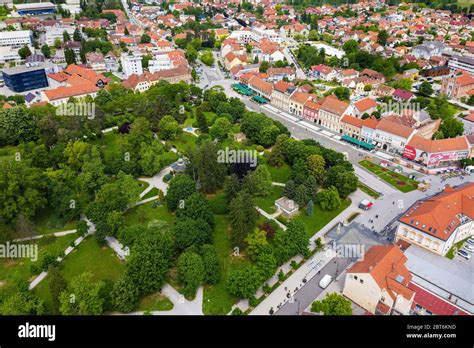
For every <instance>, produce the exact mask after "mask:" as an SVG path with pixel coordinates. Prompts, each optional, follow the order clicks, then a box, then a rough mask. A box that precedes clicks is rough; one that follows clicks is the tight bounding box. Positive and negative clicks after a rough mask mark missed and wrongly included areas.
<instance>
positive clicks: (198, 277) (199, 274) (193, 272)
mask: <svg viewBox="0 0 474 348" xmlns="http://www.w3.org/2000/svg"><path fill="white" fill-rule="evenodd" d="M204 276H205V271H204V264H203V262H202V258H201V256H199V255H198V254H196V253H195V252H192V251H187V252H184V253H182V254H181V255H180V257H179V258H178V280H179V281H180V282H181V283H182V284H183V285H184V289H183V294H184V295H185V296H193V295H194V294H195V293H196V290H197V288H198V287H199V285H201V284H202V282H203V281H204Z"/></svg>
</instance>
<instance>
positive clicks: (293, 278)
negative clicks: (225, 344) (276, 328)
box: [237, 190, 367, 315]
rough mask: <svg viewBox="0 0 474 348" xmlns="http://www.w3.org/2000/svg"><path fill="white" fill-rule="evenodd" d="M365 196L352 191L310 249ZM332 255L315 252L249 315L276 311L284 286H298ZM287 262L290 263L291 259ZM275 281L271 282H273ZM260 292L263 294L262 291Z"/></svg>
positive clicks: (283, 292) (283, 296)
mask: <svg viewBox="0 0 474 348" xmlns="http://www.w3.org/2000/svg"><path fill="white" fill-rule="evenodd" d="M366 196H367V195H366V194H365V193H364V192H362V191H360V190H357V191H356V192H354V193H353V194H352V195H351V196H350V198H351V200H352V203H351V205H349V206H348V207H347V208H346V209H345V210H344V211H343V212H341V213H340V214H339V215H338V216H336V217H335V218H334V219H333V220H331V221H330V222H329V223H328V224H326V226H324V227H323V228H322V229H321V230H319V231H318V232H317V233H315V234H314V235H313V236H312V237H311V238H310V245H309V248H310V250H311V251H312V250H314V249H315V248H316V243H315V241H316V239H318V238H320V237H321V239H322V237H323V236H324V235H325V234H326V233H327V232H328V231H330V230H331V229H332V228H333V227H334V225H335V224H336V223H338V222H344V221H346V220H347V218H348V217H349V216H350V215H351V214H353V213H354V212H355V211H360V210H359V208H358V204H359V201H360V200H362V199H363V198H365V197H366ZM298 256H299V257H301V255H298ZM332 257H333V256H330V255H328V253H326V252H325V251H324V250H323V251H320V252H318V253H316V254H315V255H314V256H313V257H312V258H310V259H309V260H307V261H306V262H305V263H304V264H303V265H301V266H300V267H299V268H298V269H297V270H296V271H295V272H294V273H293V274H292V275H290V276H289V277H288V279H286V280H285V281H284V282H283V283H282V284H280V286H278V288H276V289H275V290H274V291H273V292H272V293H271V294H270V295H268V297H267V298H266V299H265V300H263V301H262V302H261V303H260V304H259V305H258V306H257V307H255V308H254V309H253V310H252V312H251V313H250V315H268V314H269V311H270V309H271V308H273V310H275V311H276V309H277V306H278V305H279V304H280V303H281V302H282V301H284V300H285V298H286V293H287V292H288V290H285V288H286V289H290V290H293V289H295V288H297V287H300V286H301V283H302V280H303V278H306V279H307V280H309V279H311V278H312V277H313V276H315V275H316V274H317V272H318V270H320V269H321V268H323V267H324V266H325V265H326V264H327V263H328V262H329V261H330V260H331V259H332ZM301 259H302V257H301ZM301 259H300V261H301ZM289 262H290V263H291V260H290V261H289ZM287 264H288V262H287V263H286V264H285V265H284V266H282V267H280V268H279V269H282V268H283V267H285V268H286V267H288V266H287ZM290 268H291V266H290ZM288 271H289V270H288ZM278 272H279V270H278ZM278 272H277V274H278ZM283 272H284V273H285V274H287V273H288V272H285V270H283ZM275 277H276V276H274V277H272V278H270V280H274V279H275ZM277 280H278V278H276V281H277ZM276 281H275V282H274V283H273V284H275V283H276ZM273 284H271V283H269V284H268V285H270V286H272V285H273ZM259 290H260V289H259ZM257 294H259V292H257ZM261 294H263V292H262V293H261ZM259 295H260V294H259ZM257 298H259V296H257ZM245 301H246V300H245ZM247 302H248V301H247ZM243 304H244V303H243V301H241V302H240V303H239V304H238V305H237V306H238V307H239V308H241V309H242V307H243ZM241 305H242V307H241ZM247 308H248V307H247Z"/></svg>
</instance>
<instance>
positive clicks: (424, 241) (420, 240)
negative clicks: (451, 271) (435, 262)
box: [396, 183, 474, 255]
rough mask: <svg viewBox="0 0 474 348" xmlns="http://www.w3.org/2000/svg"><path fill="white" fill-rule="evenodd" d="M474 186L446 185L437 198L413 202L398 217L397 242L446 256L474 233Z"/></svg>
mask: <svg viewBox="0 0 474 348" xmlns="http://www.w3.org/2000/svg"><path fill="white" fill-rule="evenodd" d="M473 220H474V183H467V184H464V185H462V186H460V187H458V188H452V187H450V186H446V188H445V189H444V191H443V192H442V193H440V194H438V195H436V196H433V197H431V198H428V199H425V200H419V201H417V202H415V204H413V205H412V206H411V207H410V208H409V209H408V210H407V211H406V212H405V214H404V215H403V216H402V217H401V218H399V220H398V221H399V222H400V224H399V226H398V229H397V232H396V239H397V240H404V241H407V242H409V243H410V244H416V245H418V246H420V247H422V248H424V249H428V250H430V251H432V252H434V253H437V254H440V255H445V254H446V253H447V252H448V251H449V249H451V247H452V246H453V244H454V243H457V242H458V241H460V240H463V239H466V238H468V237H470V236H472V235H473V234H474V223H473Z"/></svg>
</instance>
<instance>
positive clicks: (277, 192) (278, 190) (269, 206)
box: [255, 186, 284, 214]
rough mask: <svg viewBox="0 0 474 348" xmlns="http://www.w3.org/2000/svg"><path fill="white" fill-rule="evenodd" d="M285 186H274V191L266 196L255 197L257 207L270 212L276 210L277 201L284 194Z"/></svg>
mask: <svg viewBox="0 0 474 348" xmlns="http://www.w3.org/2000/svg"><path fill="white" fill-rule="evenodd" d="M283 189H284V187H283V186H273V187H272V192H271V193H270V194H269V195H268V196H266V197H258V198H256V199H255V204H256V205H257V207H259V208H261V209H263V210H265V212H267V213H269V214H273V213H274V212H276V208H275V201H276V200H277V199H278V198H281V196H282V195H283Z"/></svg>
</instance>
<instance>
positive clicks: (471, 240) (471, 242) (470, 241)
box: [466, 237, 474, 245]
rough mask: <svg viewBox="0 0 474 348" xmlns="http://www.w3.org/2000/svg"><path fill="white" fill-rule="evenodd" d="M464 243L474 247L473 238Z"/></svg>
mask: <svg viewBox="0 0 474 348" xmlns="http://www.w3.org/2000/svg"><path fill="white" fill-rule="evenodd" d="M466 243H468V244H471V245H474V238H473V237H471V238H469V239H468V240H466Z"/></svg>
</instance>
